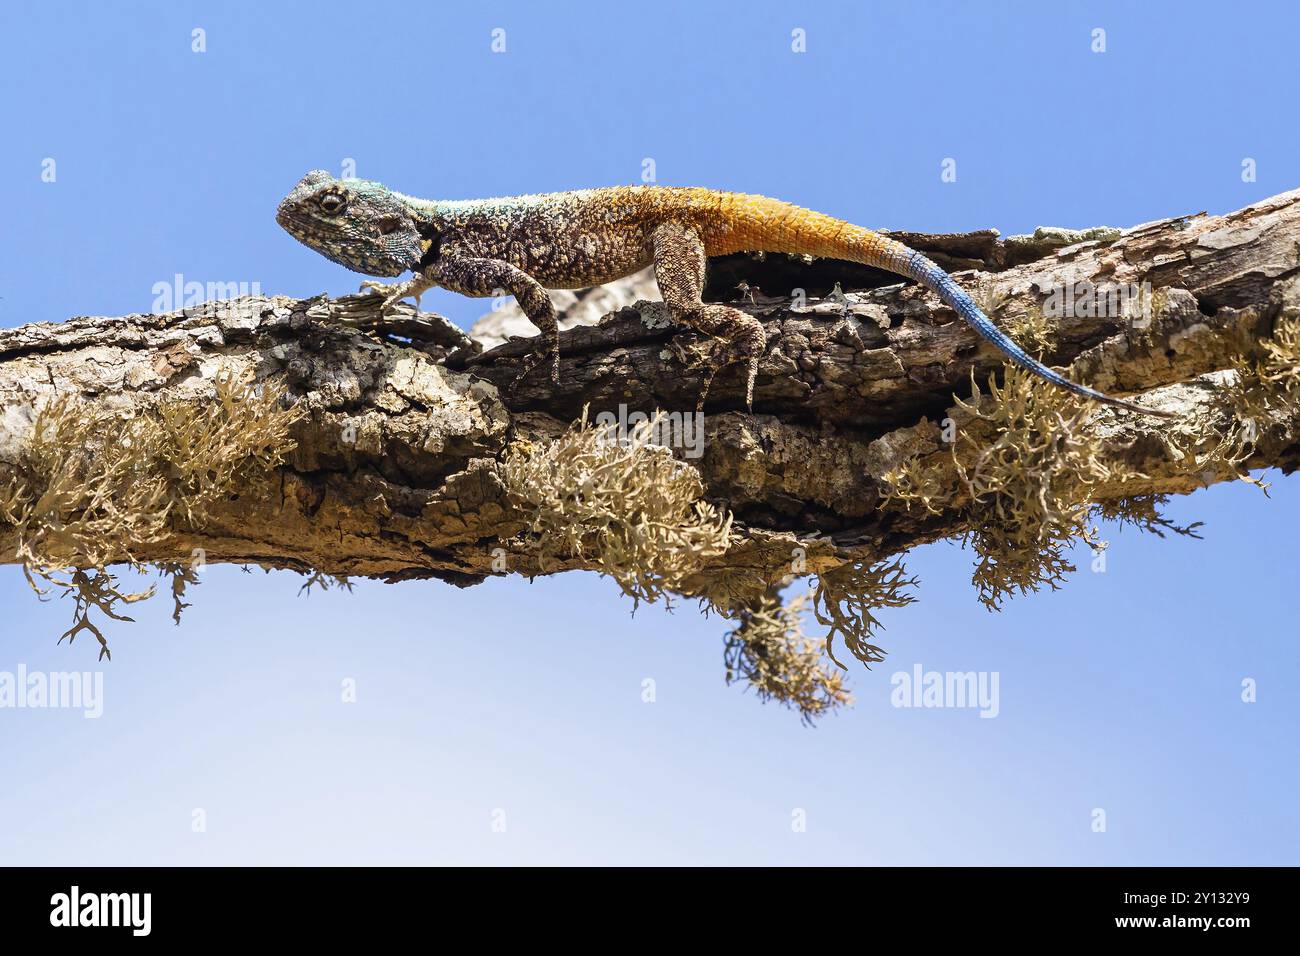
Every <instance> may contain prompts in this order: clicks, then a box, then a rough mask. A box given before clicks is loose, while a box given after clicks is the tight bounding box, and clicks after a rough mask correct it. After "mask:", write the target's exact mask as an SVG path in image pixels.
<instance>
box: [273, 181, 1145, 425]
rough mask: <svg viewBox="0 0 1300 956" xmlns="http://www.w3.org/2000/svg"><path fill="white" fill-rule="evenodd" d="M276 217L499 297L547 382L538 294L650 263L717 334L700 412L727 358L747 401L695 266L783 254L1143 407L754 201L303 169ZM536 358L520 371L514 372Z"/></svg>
mask: <svg viewBox="0 0 1300 956" xmlns="http://www.w3.org/2000/svg"><path fill="white" fill-rule="evenodd" d="M276 219H277V221H278V222H279V223H280V225H282V226H283V227H284V228H285V229H286V230H288V231H289V233H291V234H292V235H293V236H294V237H296V238H297V239H299V240H300V241H302V242H303V243H305V244H306V245H308V246H310V247H311V248H313V249H315V250H316V251H317V252H319V253H321V254H322V255H324V256H326V257H328V258H329V259H331V260H333V261H334V262H337V263H339V264H340V265H344V266H347V267H348V268H349V269H352V270H353V271H355V272H361V273H365V274H368V275H375V276H397V275H401V274H402V273H403V272H405V271H407V270H408V269H409V270H411V271H412V272H413V273H414V275H413V276H412V278H410V279H408V280H407V281H405V282H401V283H397V284H395V285H381V284H379V283H367V284H368V285H372V286H374V287H375V288H378V289H379V290H380V291H381V292H383V293H384V294H385V296H386V298H385V301H384V308H385V309H387V308H389V307H391V305H392V304H393V303H395V302H396V301H397V300H399V299H402V298H406V297H408V296H414V297H416V298H417V300H418V297H419V295H420V293H422V292H424V291H426V290H428V289H430V288H433V287H434V286H441V287H442V288H446V289H450V290H452V291H454V292H460V293H462V294H464V295H469V296H480V297H483V296H493V295H500V294H502V293H507V294H510V295H513V296H514V297H515V298H516V300H518V302H519V305H520V307H521V308H522V309H523V310H524V313H525V314H526V315H527V316H528V318H529V319H530V320H531V321H532V322H533V324H534V325H536V326H537V327H538V328H539V329H540V330H541V333H542V334H541V336H540V342H541V344H542V346H543V348H544V349H545V350H546V352H547V354H549V355H550V358H551V378H552V380H553V381H557V382H558V381H559V367H560V366H559V360H560V358H559V345H558V335H557V330H556V322H555V311H554V309H553V307H552V305H551V300H550V297H549V296H548V295H547V294H546V290H547V289H548V288H550V289H580V288H586V287H587V286H592V285H600V284H601V283H605V282H611V281H613V280H614V279H619V278H622V277H623V276H626V275H631V274H632V273H633V272H636V271H638V270H640V269H643V268H644V267H645V266H647V265H649V264H651V263H652V262H653V263H654V266H655V275H656V277H657V279H658V281H659V289H660V291H661V292H662V293H663V297H664V301H665V302H666V303H667V305H668V307H669V309H670V311H671V312H672V314H673V317H674V318H675V319H676V320H677V321H678V322H680V323H682V324H683V325H687V326H689V327H691V328H693V329H696V330H698V331H700V332H704V333H707V334H709V335H712V336H716V337H717V338H719V339H720V340H722V341H721V343H720V346H721V347H720V349H719V350H717V351H716V353H715V354H714V355H712V356H710V359H709V361H708V362H707V365H708V368H707V370H706V378H705V383H704V386H703V389H702V391H701V395H700V404H701V406H702V405H703V402H704V396H705V394H707V392H708V387H709V383H710V382H711V381H712V378H713V374H714V373H716V371H717V370H718V369H719V368H721V367H723V366H724V365H726V364H728V363H730V362H732V361H744V362H746V363H747V365H748V371H749V378H748V387H747V390H746V398H747V401H748V403H749V404H750V405H751V406H752V404H753V394H754V376H755V373H756V372H757V369H758V360H759V358H760V357H761V356H762V354H763V349H764V347H765V345H766V336H765V333H764V331H763V326H762V325H761V324H760V323H759V322H758V320H757V319H755V318H754V317H753V316H750V315H747V314H746V313H744V312H742V311H740V310H739V309H736V308H733V307H732V306H728V305H721V304H718V303H706V302H705V301H704V300H703V299H702V298H701V296H702V293H703V291H704V268H705V260H706V258H707V257H708V256H720V255H726V254H727V253H732V252H788V253H801V254H807V255H814V256H823V257H828V258H833V259H844V260H847V261H849V262H860V263H862V264H864V265H869V266H875V267H877V268H879V269H884V270H886V271H889V272H894V273H897V274H898V275H902V276H906V277H908V278H910V279H914V280H916V281H917V282H919V283H921V284H922V285H924V286H925V287H926V288H929V289H932V290H933V291H934V292H935V293H937V294H938V296H939V298H940V299H942V300H943V301H944V303H946V304H947V305H948V306H949V307H951V308H952V309H954V310H955V311H956V312H957V314H958V315H960V316H961V317H962V318H963V319H965V320H966V321H967V322H968V323H970V325H971V326H973V327H974V328H975V330H976V331H977V332H978V333H979V334H980V335H982V336H983V337H984V338H986V339H988V340H989V341H990V342H992V343H993V344H994V345H995V346H996V347H997V348H998V349H999V350H1000V351H1001V352H1002V353H1003V354H1004V355H1006V356H1007V358H1009V359H1010V360H1011V361H1012V362H1015V363H1016V364H1017V365H1020V366H1022V367H1024V368H1026V369H1029V370H1030V371H1032V372H1033V373H1034V374H1036V375H1038V376H1040V377H1042V378H1044V379H1046V380H1047V381H1049V382H1052V383H1054V384H1056V385H1059V386H1061V387H1062V388H1066V389H1069V390H1070V391H1072V392H1074V393H1075V394H1078V395H1083V396H1086V397H1088V398H1092V399H1096V400H1097V401H1100V402H1105V403H1107V404H1110V405H1117V406H1119V407H1121V408H1128V409H1131V410H1134V411H1138V412H1143V413H1145V414H1148V415H1165V414H1166V413H1164V412H1158V411H1154V410H1152V409H1148V408H1143V407H1142V406H1140V405H1135V404H1133V403H1131V402H1126V401H1123V400H1122V399H1117V398H1111V397H1110V396H1107V395H1103V394H1102V393H1100V392H1097V391H1094V390H1093V389H1090V388H1087V387H1086V386H1083V385H1079V384H1077V383H1075V382H1072V381H1070V380H1069V379H1067V378H1065V377H1064V376H1062V375H1060V374H1059V373H1057V372H1054V371H1052V370H1051V369H1050V368H1047V367H1046V366H1045V365H1043V364H1042V363H1040V362H1038V361H1036V360H1035V359H1034V358H1032V357H1031V356H1029V355H1028V354H1026V353H1025V351H1024V350H1023V349H1021V348H1020V347H1019V346H1018V345H1016V344H1015V343H1014V342H1012V341H1011V340H1010V339H1009V338H1007V336H1006V335H1005V334H1003V333H1002V332H1001V330H999V329H998V328H997V326H995V325H994V324H993V323H992V322H991V321H990V320H989V319H988V317H987V316H986V315H984V313H983V312H982V311H981V310H980V308H979V306H977V305H976V304H975V302H974V300H972V299H971V297H970V296H969V295H967V294H966V293H965V292H964V291H962V289H961V287H960V286H958V285H957V283H956V282H954V281H953V279H952V277H951V276H949V275H948V274H947V273H946V272H944V271H943V270H942V269H940V268H939V267H938V266H937V265H935V264H934V263H933V262H932V261H930V260H929V259H927V258H926V257H925V256H923V255H921V254H920V253H919V252H915V251H913V250H912V249H909V248H908V247H906V246H904V245H903V244H902V243H899V242H896V241H895V240H893V239H890V238H888V237H887V236H882V235H880V234H879V233H876V232H872V231H871V230H870V229H864V228H862V227H861V226H855V225H853V224H852V223H848V222H844V221H843V220H841V219H835V218H833V217H831V216H826V215H823V214H822V213H819V212H813V211H811V210H808V209H803V208H801V207H799V206H794V205H791V204H789V203H785V202H781V201H779V200H776V199H769V198H767V197H766V196H751V195H745V194H741V193H728V192H717V191H714V190H711V189H696V188H674V187H666V186H611V187H607V188H603V189H582V190H576V191H574V192H563V193H543V194H540V195H535V196H512V197H508V198H503V199H469V200H454V201H438V200H426V199H415V198H412V197H410V196H404V195H402V194H401V193H396V192H393V191H392V190H390V189H387V188H386V187H384V186H382V185H381V184H379V183H375V182H370V181H368V180H361V179H336V178H334V177H333V176H331V175H330V174H329V173H326V172H323V171H321V170H315V171H313V172H310V173H308V174H307V175H306V176H305V177H303V179H302V181H301V182H299V183H298V185H297V186H296V187H294V189H293V191H292V192H291V193H289V195H288V196H286V197H285V199H284V201H283V202H282V203H281V204H280V208H279V210H278V212H277V214H276ZM539 358H540V353H535V354H534V356H533V357H532V358H531V359H530V360H529V361H528V362H526V363H525V366H524V370H523V371H522V372H521V373H520V378H522V377H523V376H524V375H527V374H528V373H529V372H530V371H531V370H532V368H533V367H534V365H535V364H536V362H537V361H538V359H539Z"/></svg>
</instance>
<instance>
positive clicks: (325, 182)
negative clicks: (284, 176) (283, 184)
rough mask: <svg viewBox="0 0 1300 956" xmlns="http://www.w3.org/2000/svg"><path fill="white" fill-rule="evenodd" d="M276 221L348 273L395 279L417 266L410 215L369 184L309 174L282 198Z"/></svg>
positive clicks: (398, 201)
mask: <svg viewBox="0 0 1300 956" xmlns="http://www.w3.org/2000/svg"><path fill="white" fill-rule="evenodd" d="M275 221H276V222H278V223H279V224H280V225H281V226H283V227H284V228H285V230H286V231H287V232H288V233H289V234H290V235H291V236H293V237H294V238H295V239H297V240H298V241H299V242H301V243H303V244H304V245H307V246H310V247H311V248H312V249H315V250H316V251H317V252H319V253H320V254H321V255H323V256H325V257H326V258H327V259H331V260H333V261H334V262H337V263H338V264H339V265H341V266H347V267H348V268H349V269H351V270H352V271H353V272H361V273H365V274H366V275H372V276H397V275H401V274H402V273H403V272H405V271H406V270H407V269H415V268H417V267H418V266H419V264H420V256H421V253H422V251H423V250H422V247H421V245H420V233H419V231H418V230H417V228H416V223H415V219H414V218H413V217H412V215H411V210H410V209H409V208H408V207H407V205H406V203H404V202H403V201H402V197H401V196H399V195H398V194H397V193H394V192H392V191H391V190H389V189H387V188H386V187H384V186H382V185H380V184H379V183H374V182H370V181H369V180H365V179H335V178H334V177H333V176H331V175H330V174H329V173H327V172H325V171H323V170H320V169H314V170H312V171H311V172H310V173H308V174H307V175H306V176H304V177H303V178H302V180H301V181H300V182H299V183H298V185H297V186H294V187H293V191H292V192H291V193H289V195H287V196H285V197H284V200H283V201H282V202H281V203H280V208H279V209H277V210H276V213H275Z"/></svg>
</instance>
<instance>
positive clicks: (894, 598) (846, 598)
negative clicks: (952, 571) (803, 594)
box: [812, 560, 916, 669]
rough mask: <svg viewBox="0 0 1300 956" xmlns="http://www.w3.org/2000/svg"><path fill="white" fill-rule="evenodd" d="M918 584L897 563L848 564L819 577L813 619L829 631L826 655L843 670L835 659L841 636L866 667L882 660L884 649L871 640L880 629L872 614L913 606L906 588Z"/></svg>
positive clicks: (814, 595)
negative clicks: (837, 643)
mask: <svg viewBox="0 0 1300 956" xmlns="http://www.w3.org/2000/svg"><path fill="white" fill-rule="evenodd" d="M915 585H916V579H915V578H910V577H908V576H907V572H906V570H905V569H904V568H903V565H902V562H900V561H897V560H895V561H882V562H879V563H877V564H865V563H863V562H856V561H855V562H847V563H845V564H842V565H840V566H839V567H838V568H834V569H832V570H830V571H823V572H822V573H821V574H819V575H818V576H817V585H816V587H815V588H814V589H813V592H812V604H813V616H814V617H816V619H817V623H819V624H822V625H824V626H825V627H827V628H829V630H828V631H827V633H826V640H825V646H826V654H827V656H828V657H830V659H831V660H832V661H834V662H835V663H836V664H837V665H838V666H839V667H840V668H841V669H843V668H844V665H843V664H841V663H840V661H839V659H838V658H837V657H836V656H835V649H834V641H835V637H836V635H839V636H840V637H841V638H843V640H844V646H845V647H847V648H848V649H849V653H851V654H852V655H853V656H854V657H856V658H857V659H858V660H859V661H861V662H862V663H863V664H864V665H866V666H867V667H870V666H871V665H872V664H875V663H878V662H879V661H883V660H884V659H885V651H884V649H883V648H881V647H880V646H879V645H876V644H873V643H872V641H871V639H872V638H873V637H874V636H875V633H876V631H877V630H878V629H879V628H880V627H881V624H880V621H879V620H878V619H877V618H876V616H875V614H874V613H873V612H875V611H877V610H879V609H880V608H886V607H906V606H907V605H908V604H911V603H912V602H913V601H914V600H916V599H915V598H914V597H913V596H912V595H911V594H908V593H906V589H907V588H910V587H913V586H915Z"/></svg>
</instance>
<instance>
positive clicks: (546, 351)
mask: <svg viewBox="0 0 1300 956" xmlns="http://www.w3.org/2000/svg"><path fill="white" fill-rule="evenodd" d="M548 356H549V357H550V359H551V384H552V385H559V384H560V346H559V343H558V342H551V343H547V344H543V345H542V346H541V347H539V348H535V349H533V351H531V352H529V353H528V354H527V355H525V356H524V359H523V363H522V367H521V368H520V370H519V374H518V375H516V376H515V379H514V381H513V382H511V383H510V390H511V391H514V390H515V389H517V388H518V387H519V385H520V384H521V383H522V382H523V380H524V379H526V378H527V377H528V375H529V374H530V373H531V372H532V370H533V369H535V368H537V366H538V363H540V362H541V361H542V359H544V358H546V357H548Z"/></svg>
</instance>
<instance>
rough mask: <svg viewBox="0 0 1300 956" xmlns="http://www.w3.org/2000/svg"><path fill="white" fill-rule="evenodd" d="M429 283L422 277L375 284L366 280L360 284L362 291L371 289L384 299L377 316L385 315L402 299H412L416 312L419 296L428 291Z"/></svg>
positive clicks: (418, 306)
mask: <svg viewBox="0 0 1300 956" xmlns="http://www.w3.org/2000/svg"><path fill="white" fill-rule="evenodd" d="M430 287H431V285H430V283H429V282H428V281H427V280H425V279H424V277H423V276H415V277H413V278H410V279H407V280H406V281H405V282H376V281H374V280H373V279H367V280H365V281H364V282H362V283H361V288H363V289H373V290H374V291H375V292H377V293H379V295H382V296H383V297H384V301H383V302H381V303H380V304H379V314H380V315H387V314H388V313H390V312H392V311H393V308H394V306H396V305H397V303H398V302H401V301H402V300H403V299H407V298H414V299H415V308H416V311H419V308H420V296H421V295H423V294H424V293H425V292H427V291H428V290H429V288H430Z"/></svg>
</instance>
